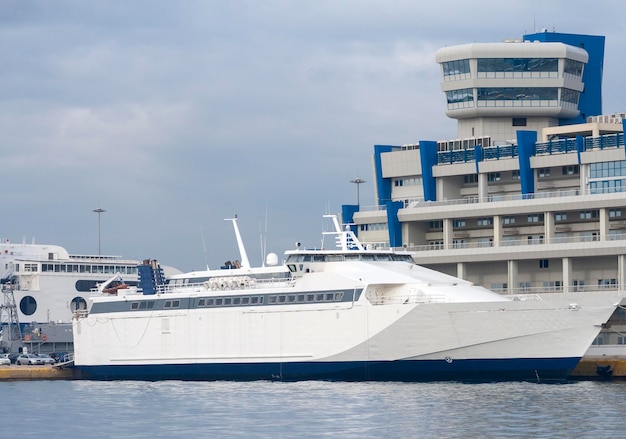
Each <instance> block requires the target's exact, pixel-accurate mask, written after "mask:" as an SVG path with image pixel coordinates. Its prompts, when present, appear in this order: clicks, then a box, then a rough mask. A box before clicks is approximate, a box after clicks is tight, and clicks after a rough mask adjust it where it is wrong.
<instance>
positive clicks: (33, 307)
mask: <svg viewBox="0 0 626 439" xmlns="http://www.w3.org/2000/svg"><path fill="white" fill-rule="evenodd" d="M20 311H22V314H24V315H27V316H30V315H33V314H35V311H37V301H36V300H35V298H34V297H32V296H24V297H22V300H20Z"/></svg>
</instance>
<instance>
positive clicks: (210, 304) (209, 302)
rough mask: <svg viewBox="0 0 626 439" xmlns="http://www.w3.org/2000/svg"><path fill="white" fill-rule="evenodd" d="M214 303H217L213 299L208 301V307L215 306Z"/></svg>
mask: <svg viewBox="0 0 626 439" xmlns="http://www.w3.org/2000/svg"><path fill="white" fill-rule="evenodd" d="M214 302H215V301H214V300H213V299H207V300H206V306H213V304H214Z"/></svg>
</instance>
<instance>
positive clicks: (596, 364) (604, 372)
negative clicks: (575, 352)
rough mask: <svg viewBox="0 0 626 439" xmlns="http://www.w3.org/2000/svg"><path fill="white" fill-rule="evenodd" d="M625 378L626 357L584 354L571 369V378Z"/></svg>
mask: <svg viewBox="0 0 626 439" xmlns="http://www.w3.org/2000/svg"><path fill="white" fill-rule="evenodd" d="M611 378H614V379H618V380H625V379H626V357H624V356H620V357H610V356H604V355H602V356H586V357H583V359H582V360H580V362H579V363H578V365H577V366H576V368H575V369H574V370H573V371H572V375H571V379H573V380H598V379H605V380H606V379H611Z"/></svg>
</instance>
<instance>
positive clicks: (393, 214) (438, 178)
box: [342, 31, 626, 345]
mask: <svg viewBox="0 0 626 439" xmlns="http://www.w3.org/2000/svg"><path fill="white" fill-rule="evenodd" d="M604 45H605V39H604V37H603V36H595V35H577V34H565V33H557V32H547V31H544V32H539V33H533V34H528V35H524V36H523V37H522V38H520V39H518V40H506V41H502V42H497V43H471V44H465V45H459V46H452V47H445V48H442V49H440V50H439V51H438V52H437V53H436V62H437V63H438V64H439V66H440V69H441V78H442V81H441V90H442V91H443V94H444V96H445V99H446V102H447V110H446V116H448V117H450V118H453V119H456V120H457V133H456V136H455V137H454V138H452V139H440V140H432V139H431V140H417V141H410V142H409V143H407V144H403V145H375V146H374V154H373V177H374V182H373V184H374V189H375V200H376V202H375V205H373V206H367V205H344V206H342V215H343V221H344V222H345V223H350V224H353V226H352V227H353V228H354V229H355V231H356V233H357V235H358V237H359V240H360V241H361V242H362V243H364V244H365V245H367V246H368V247H370V248H387V247H391V248H397V249H403V250H408V251H410V252H412V254H413V257H414V259H415V261H416V263H418V264H420V265H423V266H426V267H429V268H432V269H435V270H438V271H442V272H445V273H448V274H451V275H454V276H458V277H461V278H463V279H467V280H469V281H472V282H474V283H475V284H478V285H483V286H485V287H487V288H489V289H492V290H495V291H499V292H501V293H503V294H518V293H532V292H547V291H554V292H558V291H566V292H573V291H585V290H598V289H624V285H625V284H626V148H625V147H624V126H625V124H626V113H613V114H603V111H602V73H603V64H604ZM616 314H617V316H616V317H617V318H618V320H625V321H626V313H625V312H624V310H623V309H619V310H618V312H617V313H616ZM622 314H624V315H623V316H622ZM622 323H624V322H622ZM596 343H597V344H613V345H624V344H626V335H624V333H623V332H620V331H606V332H603V334H601V336H600V337H599V338H598V340H596Z"/></svg>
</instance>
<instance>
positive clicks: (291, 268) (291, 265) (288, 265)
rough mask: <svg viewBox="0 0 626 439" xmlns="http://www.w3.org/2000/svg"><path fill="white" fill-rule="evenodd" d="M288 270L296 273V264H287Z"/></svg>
mask: <svg viewBox="0 0 626 439" xmlns="http://www.w3.org/2000/svg"><path fill="white" fill-rule="evenodd" d="M287 268H289V271H291V272H292V273H295V272H296V264H287Z"/></svg>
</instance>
